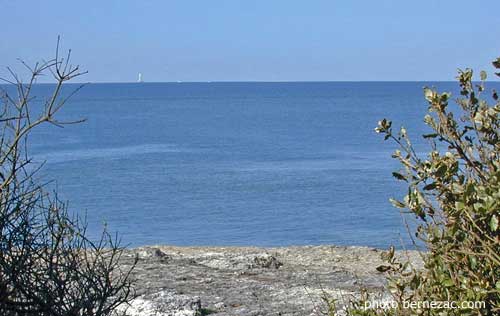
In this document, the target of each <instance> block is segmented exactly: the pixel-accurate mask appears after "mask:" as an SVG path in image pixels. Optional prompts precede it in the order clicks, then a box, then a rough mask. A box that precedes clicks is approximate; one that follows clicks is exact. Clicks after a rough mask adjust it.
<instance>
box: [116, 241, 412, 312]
mask: <svg viewBox="0 0 500 316" xmlns="http://www.w3.org/2000/svg"><path fill="white" fill-rule="evenodd" d="M381 253H382V251H381V250H378V249H373V248H367V247H336V246H303V247H281V248H254V247H171V246H154V247H141V248H136V249H130V250H127V252H126V253H125V256H124V258H123V265H124V266H126V265H129V264H131V263H132V262H133V260H134V257H135V256H138V258H139V261H138V263H137V266H136V269H135V271H134V274H133V278H134V279H135V282H136V290H137V295H138V297H137V298H136V299H134V300H133V301H132V302H131V305H130V306H128V307H127V310H126V313H127V314H128V315H131V316H150V315H151V316H153V315H154V316H166V315H171V316H189V315H214V316H215V315H218V316H239V315H241V316H243V315H245V316H247V315H248V316H250V315H253V316H256V315H321V310H323V309H324V308H325V305H324V304H323V302H322V297H323V296H325V295H326V296H328V297H329V298H337V299H338V300H339V301H338V302H339V305H342V302H343V301H345V300H346V299H348V298H349V297H352V296H353V295H356V294H357V293H359V290H360V288H361V287H367V288H368V289H369V290H370V291H373V292H376V293H381V295H383V293H384V285H385V279H384V275H383V274H382V273H380V272H378V271H377V270H376V268H377V267H378V266H380V265H381V264H383V261H382V260H381V258H380V255H381ZM397 255H398V256H404V257H407V258H409V259H410V260H411V261H412V262H413V263H414V265H415V266H417V267H421V265H422V263H421V260H420V257H419V255H418V253H417V252H414V251H406V252H398V253H397Z"/></svg>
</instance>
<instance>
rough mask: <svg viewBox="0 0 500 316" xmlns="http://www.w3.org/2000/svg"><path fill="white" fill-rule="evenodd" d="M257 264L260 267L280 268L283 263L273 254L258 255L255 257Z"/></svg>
mask: <svg viewBox="0 0 500 316" xmlns="http://www.w3.org/2000/svg"><path fill="white" fill-rule="evenodd" d="M253 261H254V263H255V266H257V267H259V268H273V269H279V268H280V267H281V266H282V265H283V263H281V262H280V261H279V260H278V259H276V257H274V256H271V255H265V256H258V257H255V258H254V259H253Z"/></svg>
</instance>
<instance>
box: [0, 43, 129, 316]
mask: <svg viewBox="0 0 500 316" xmlns="http://www.w3.org/2000/svg"><path fill="white" fill-rule="evenodd" d="M58 48H59V45H58ZM69 59H70V54H69V53H68V55H67V56H65V57H60V56H59V49H57V51H56V57H55V59H53V60H50V61H48V62H43V63H39V64H36V65H34V66H33V67H30V66H28V65H27V64H25V63H23V65H24V66H25V67H26V68H27V69H28V70H29V72H30V74H31V75H30V78H29V79H28V81H25V82H23V81H22V80H21V79H20V78H19V77H18V76H17V75H16V74H15V73H14V72H12V71H10V70H9V71H10V72H11V75H12V78H9V79H5V78H4V79H3V81H6V82H7V83H8V84H10V85H11V86H12V88H13V90H15V91H16V92H15V93H13V94H12V93H8V92H6V91H2V93H1V100H0V101H1V107H2V108H1V109H0V129H1V134H0V315H9V316H10V315H12V316H22V315H26V316H28V315H40V316H49V315H50V316H77V315H86V316H91V315H92V316H93V315H95V316H101V315H102V316H104V315H110V314H112V313H113V311H114V310H115V309H116V307H117V306H118V305H120V304H122V303H126V302H127V301H128V300H129V299H130V298H132V297H133V295H134V291H133V288H132V285H131V282H130V272H131V270H126V271H123V270H121V269H120V266H119V265H118V261H119V259H120V256H121V255H122V253H123V248H122V247H120V245H119V242H118V239H117V238H116V237H114V236H111V235H110V234H109V233H107V232H106V231H104V232H103V234H102V236H101V238H100V239H98V240H91V239H90V238H89V237H87V234H86V225H85V222H84V221H82V220H81V219H79V218H78V217H76V216H72V215H70V213H69V212H68V210H67V207H66V204H65V203H63V202H62V201H61V200H60V199H58V196H57V193H52V192H48V189H46V187H45V186H44V185H43V182H40V181H41V180H40V179H39V177H38V176H37V172H38V170H39V169H40V168H39V166H37V165H36V164H34V163H32V161H31V158H30V154H29V151H28V148H29V145H28V136H29V135H30V133H31V132H32V131H33V130H34V129H36V128H38V127H39V126H41V125H43V124H52V125H55V126H59V127H62V126H64V125H65V124H72V123H77V122H61V121H59V120H58V118H57V116H58V112H59V111H60V109H61V108H62V107H63V106H64V105H65V103H66V101H67V100H68V97H63V96H62V94H61V91H62V90H61V89H62V86H63V84H64V83H66V82H68V81H70V80H72V79H73V78H75V77H77V76H80V75H81V74H82V73H81V72H80V71H79V68H78V67H77V66H76V67H75V66H72V65H71V64H70V62H69ZM44 75H48V76H52V77H53V78H54V79H55V84H54V85H53V91H52V95H51V96H50V97H48V98H47V99H46V100H37V99H35V98H34V97H33V96H32V95H31V92H32V89H33V86H34V85H35V84H36V82H37V80H38V79H39V78H40V77H41V76H44ZM9 91H10V89H9ZM75 92H76V91H75ZM70 96H71V95H70Z"/></svg>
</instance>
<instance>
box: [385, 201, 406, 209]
mask: <svg viewBox="0 0 500 316" xmlns="http://www.w3.org/2000/svg"><path fill="white" fill-rule="evenodd" d="M389 201H390V202H391V203H392V205H393V206H394V207H397V208H405V207H406V205H404V203H402V202H400V201H398V200H395V199H389Z"/></svg>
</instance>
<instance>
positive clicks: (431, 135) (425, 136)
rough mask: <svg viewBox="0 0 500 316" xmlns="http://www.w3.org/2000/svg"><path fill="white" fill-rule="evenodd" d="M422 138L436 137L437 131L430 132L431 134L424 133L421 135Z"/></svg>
mask: <svg viewBox="0 0 500 316" xmlns="http://www.w3.org/2000/svg"><path fill="white" fill-rule="evenodd" d="M422 136H423V137H424V138H436V137H438V136H439V134H437V133H432V134H424V135H422Z"/></svg>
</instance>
